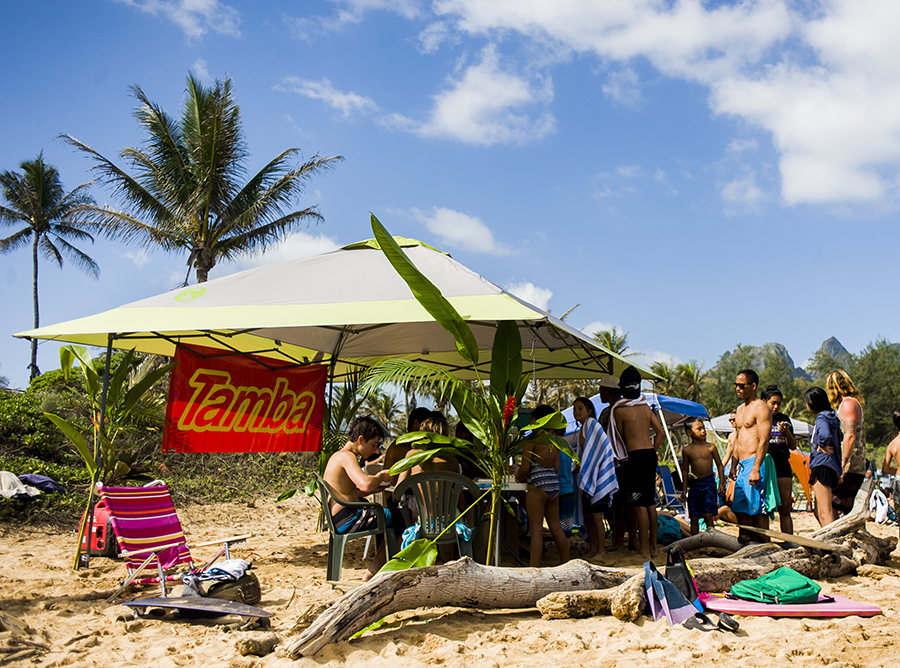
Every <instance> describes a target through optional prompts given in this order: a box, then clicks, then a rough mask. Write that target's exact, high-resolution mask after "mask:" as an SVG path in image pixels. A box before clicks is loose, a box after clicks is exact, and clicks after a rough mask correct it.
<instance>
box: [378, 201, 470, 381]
mask: <svg viewBox="0 0 900 668" xmlns="http://www.w3.org/2000/svg"><path fill="white" fill-rule="evenodd" d="M372 231H373V232H374V233H375V239H376V240H377V241H378V244H379V246H381V252H382V253H384V255H385V257H387V259H388V261H389V262H390V263H391V265H392V266H393V267H394V269H395V270H396V271H397V273H398V274H399V275H400V277H401V278H402V279H403V280H404V281H406V284H407V285H408V286H409V289H410V290H411V291H412V293H413V296H414V297H415V298H416V301H418V302H419V304H421V305H422V308H424V309H425V310H426V311H428V314H429V315H430V316H431V317H432V318H434V319H435V320H436V321H437V323H438V324H439V325H440V326H441V327H443V328H444V329H446V330H447V331H448V332H449V333H450V334H452V335H453V340H454V341H455V342H456V349H457V350H458V351H459V354H460V355H461V356H462V358H463V359H464V360H466V361H467V362H469V363H470V364H472V365H473V366H474V365H477V364H478V343H477V342H476V341H475V335H474V334H472V330H471V329H470V328H469V325H468V324H467V323H466V321H465V320H463V318H462V316H461V315H460V314H459V313H458V312H457V311H456V309H455V308H453V305H452V304H451V303H450V302H449V301H447V299H446V298H445V297H444V295H442V294H441V291H440V290H439V289H438V288H437V286H435V285H434V283H432V282H431V281H429V280H428V279H427V278H426V277H425V275H424V274H423V273H422V272H420V271H419V269H418V268H417V267H416V265H414V264H413V263H412V261H411V260H410V259H409V258H408V257H407V256H406V253H404V252H403V250H402V249H401V248H400V246H399V245H398V244H397V242H396V241H394V238H393V237H392V236H391V235H390V233H389V232H388V231H387V230H386V229H385V227H384V226H383V225H382V224H381V222H380V221H379V220H378V219H377V218H376V217H375V214H372Z"/></svg>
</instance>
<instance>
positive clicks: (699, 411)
mask: <svg viewBox="0 0 900 668" xmlns="http://www.w3.org/2000/svg"><path fill="white" fill-rule="evenodd" d="M644 398H645V399H646V400H647V403H648V404H650V408H651V409H652V410H653V411H654V412H655V413H656V414H657V416H658V417H660V422H661V423H662V425H663V429H664V430H665V432H666V441H667V442H668V444H669V452H670V453H671V455H672V459H673V460H674V461H675V467H676V468H677V469H678V474H679V475H681V465H680V464H679V463H678V456H677V455H676V453H675V446H674V444H673V443H672V435H671V434H670V433H669V430H670V429H674V428H675V427H679V426H681V425H683V424H684V423H685V421H686V420H687V419H688V418H689V417H696V418H700V419H702V420H709V412H708V411H707V410H706V408H705V407H704V406H703V405H701V404H698V403H697V402H696V401H688V400H687V399H678V398H676V397H667V396H666V395H664V394H653V393H651V392H644ZM591 403H592V404H594V409H595V410H596V411H597V415H600V412H601V411H602V410H603V409H604V408H606V407H607V405H608V404H606V403H604V402H603V401H602V400H601V399H600V395H599V394H595V395H594V396H593V397H591ZM562 414H563V416H565V418H566V422H567V424H566V434H571V433H573V432H574V431H575V430H576V428H577V423H576V421H575V417H574V415H573V413H572V408H571V407H569V408H567V409H566V410H564V411H562Z"/></svg>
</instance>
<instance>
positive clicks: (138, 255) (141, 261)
mask: <svg viewBox="0 0 900 668" xmlns="http://www.w3.org/2000/svg"><path fill="white" fill-rule="evenodd" d="M121 256H122V257H124V258H125V259H126V260H131V262H132V263H134V266H135V267H138V268H140V267H143V266H144V265H146V264H147V263H148V262H150V254H149V253H148V252H147V250H146V249H143V248H142V249H141V250H139V251H136V252H131V251H129V252H128V253H121Z"/></svg>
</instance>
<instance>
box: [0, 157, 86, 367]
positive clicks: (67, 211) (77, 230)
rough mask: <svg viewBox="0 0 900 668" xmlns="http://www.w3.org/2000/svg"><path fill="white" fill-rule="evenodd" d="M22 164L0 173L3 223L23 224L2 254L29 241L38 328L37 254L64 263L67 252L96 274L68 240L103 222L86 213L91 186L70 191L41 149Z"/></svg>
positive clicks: (1, 243) (2, 244)
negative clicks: (36, 154)
mask: <svg viewBox="0 0 900 668" xmlns="http://www.w3.org/2000/svg"><path fill="white" fill-rule="evenodd" d="M19 167H20V168H21V169H22V172H21V173H20V172H12V171H5V172H3V173H2V174H0V189H2V190H3V197H4V198H5V199H6V202H7V204H8V205H9V207H4V206H0V224H3V225H10V226H13V225H20V226H21V227H20V229H19V231H17V232H15V233H14V234H12V235H10V236H8V237H6V238H5V239H0V253H6V252H8V251H11V250H14V249H16V248H19V247H20V246H24V245H25V244H27V243H28V242H29V241H30V242H31V263H32V297H33V300H34V327H35V329H37V328H38V327H40V324H41V319H40V309H39V306H38V255H43V256H44V257H46V258H49V259H51V260H52V261H53V262H55V263H56V264H58V265H59V266H60V267H62V266H63V257H66V258H68V259H69V260H71V261H72V262H74V263H75V265H76V266H78V267H80V268H81V269H83V270H84V271H86V272H87V273H88V274H90V275H91V276H93V277H94V278H97V276H99V275H100V268H99V267H98V266H97V263H96V262H94V260H93V259H92V258H90V257H89V256H88V255H86V254H85V253H83V252H82V251H80V250H78V249H77V248H75V246H73V245H72V244H71V243H69V240H77V241H90V242H92V243H93V241H94V237H93V236H91V235H90V234H89V233H88V232H87V230H89V229H97V228H99V227H100V225H98V223H97V222H93V221H90V220H87V219H85V218H84V216H83V214H84V211H85V208H86V207H90V206H92V205H93V204H94V200H93V199H92V198H91V197H90V195H88V194H87V192H86V190H87V188H88V187H89V186H90V185H91V184H90V183H83V184H81V185H80V186H78V187H77V188H75V190H73V191H71V192H69V193H66V192H65V190H64V189H63V186H62V182H61V180H60V178H59V171H58V170H57V169H56V167H54V166H53V165H48V164H47V163H45V162H44V154H43V152H41V153H39V154H38V156H37V158H35V159H34V160H26V161H25V162H23V163H22V164H21V165H19ZM29 369H31V379H32V380H34V378H36V377H37V376H38V375H40V373H41V372H40V370H39V369H38V365H37V339H32V341H31V364H30V365H29Z"/></svg>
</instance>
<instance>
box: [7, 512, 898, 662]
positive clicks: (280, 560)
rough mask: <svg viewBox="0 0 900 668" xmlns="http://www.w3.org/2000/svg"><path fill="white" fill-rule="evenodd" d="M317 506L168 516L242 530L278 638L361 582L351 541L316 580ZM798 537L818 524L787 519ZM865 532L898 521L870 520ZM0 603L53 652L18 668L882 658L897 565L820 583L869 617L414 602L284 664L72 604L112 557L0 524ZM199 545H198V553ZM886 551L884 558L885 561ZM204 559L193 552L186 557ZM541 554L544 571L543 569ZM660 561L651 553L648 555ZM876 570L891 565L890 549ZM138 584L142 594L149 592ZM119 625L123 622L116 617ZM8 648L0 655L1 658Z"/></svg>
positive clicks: (204, 532)
mask: <svg viewBox="0 0 900 668" xmlns="http://www.w3.org/2000/svg"><path fill="white" fill-rule="evenodd" d="M316 509H317V505H316V504H315V502H314V501H312V500H310V499H307V498H300V497H295V498H294V499H290V500H289V501H286V502H283V503H281V504H278V505H276V504H274V503H272V502H270V501H260V502H257V504H256V507H255V508H253V507H248V506H246V505H234V504H220V505H215V506H193V507H188V508H182V509H180V510H179V514H180V516H181V519H182V522H183V523H184V525H185V531H186V533H187V534H188V537H189V540H191V541H193V542H200V541H203V540H207V539H210V538H216V537H223V536H227V535H234V534H240V533H246V532H253V533H254V534H255V535H254V537H253V538H252V539H251V540H250V541H248V542H247V543H246V544H245V545H244V546H243V547H238V548H236V549H235V552H234V555H233V556H237V557H241V558H245V559H249V560H251V561H253V564H254V571H255V572H256V573H257V575H258V577H259V579H260V581H261V583H262V587H263V600H262V602H261V603H260V604H259V605H260V607H263V608H265V609H267V610H269V611H271V612H274V613H275V617H274V618H273V623H272V627H273V630H274V631H275V632H276V633H278V635H279V636H280V637H281V638H282V639H284V638H288V637H290V636H292V635H295V634H297V633H299V632H300V630H302V628H303V627H304V626H305V625H304V624H303V619H304V618H307V623H308V618H309V617H310V613H311V612H315V611H316V609H317V607H318V608H321V606H322V605H324V604H328V603H330V602H331V601H333V600H335V599H336V598H338V597H339V596H340V595H341V594H342V591H341V589H343V590H349V589H350V588H352V587H353V586H355V585H358V584H360V583H361V577H362V573H363V569H364V566H365V564H363V563H362V560H361V554H362V549H363V544H364V541H362V540H359V541H354V542H352V543H350V546H349V548H348V554H347V556H346V558H345V562H344V563H345V568H344V573H343V580H344V581H345V582H346V583H347V584H346V586H341V587H340V588H339V589H332V587H331V586H330V585H328V584H326V583H325V557H326V555H327V549H328V543H327V534H326V533H316V532H315V513H316ZM795 523H796V524H797V526H798V527H799V530H800V532H801V533H807V534H808V533H810V532H811V531H812V530H813V529H814V528H815V527H816V526H817V525H816V523H815V520H814V519H813V518H812V517H811V516H809V515H796V516H795ZM869 531H871V532H872V533H875V534H876V535H881V536H887V535H896V533H895V532H896V531H897V528H896V527H881V526H878V525H875V524H874V523H871V522H870V523H869ZM0 536H2V541H0V609H2V610H3V611H4V612H6V613H8V614H11V615H13V616H15V617H16V618H18V619H19V620H21V621H22V622H24V623H26V624H28V625H29V626H30V627H31V628H32V629H34V631H35V635H34V636H33V639H35V640H40V641H41V642H44V643H46V644H47V645H49V646H50V647H51V651H50V652H41V653H38V654H37V655H35V657H34V658H30V659H26V660H24V661H23V662H21V665H26V664H27V665H39V666H148V665H154V666H160V667H165V666H297V667H298V668H313V667H318V666H349V667H350V668H356V667H359V668H363V667H365V668H375V667H377V666H390V667H391V668H398V667H402V666H421V665H440V666H452V667H456V666H460V667H463V666H464V667H465V668H481V667H490V666H504V667H506V666H523V667H524V666H541V667H544V666H548V665H551V666H552V665H557V666H560V667H563V666H579V665H580V666H591V667H594V666H598V667H603V666H653V667H657V666H679V667H681V666H704V667H705V666H711V665H715V666H718V667H720V668H730V667H735V668H737V667H740V668H753V667H755V666H773V665H778V666H792V667H793V666H797V667H802V666H817V667H819V666H890V667H891V668H894V666H895V664H896V663H897V661H898V660H900V636H898V634H897V626H896V622H897V617H898V610H900V599H898V596H897V593H898V590H900V570H898V571H897V574H896V575H895V574H894V573H887V574H878V575H873V576H869V577H865V576H850V577H844V578H840V579H837V580H833V581H829V582H824V583H822V585H823V591H824V592H825V593H839V594H842V595H844V596H847V597H849V598H853V599H856V600H859V601H864V602H867V603H875V604H877V605H879V606H881V608H882V610H883V612H884V614H883V615H880V616H877V617H873V618H866V619H863V618H859V617H848V618H843V619H769V618H764V617H737V619H738V621H739V622H740V624H741V631H740V632H739V634H738V635H734V634H731V633H725V632H721V631H713V632H703V631H699V630H689V629H685V628H683V627H680V626H679V627H676V628H670V627H669V626H668V624H667V623H666V622H665V621H659V622H653V621H651V620H650V619H649V618H647V617H643V618H641V619H640V620H638V622H637V623H634V624H624V623H621V622H619V621H617V620H616V619H614V618H612V617H595V618H591V619H582V620H553V621H544V620H542V619H541V616H540V614H539V613H538V612H537V611H536V610H533V609H532V610H504V611H486V612H479V611H472V610H461V609H455V608H441V609H423V610H417V611H411V612H409V613H407V614H401V615H399V617H402V618H403V624H402V625H401V626H399V627H398V628H384V629H381V630H379V631H377V632H374V633H371V634H369V635H368V636H366V637H364V638H361V639H359V640H355V641H352V642H344V643H339V644H336V645H332V646H328V647H326V648H324V649H323V650H322V651H321V652H319V654H317V655H316V656H315V657H311V658H306V659H302V660H299V661H291V660H289V659H287V658H285V657H284V656H283V655H280V654H279V653H278V652H277V651H276V653H274V654H270V655H268V656H266V657H262V658H259V657H253V656H247V657H242V656H240V654H239V653H238V652H237V650H236V649H235V642H236V641H237V640H238V639H239V638H240V637H245V636H247V635H248V633H254V634H255V633H259V632H258V631H252V632H242V631H236V630H229V629H228V627H227V626H226V625H224V624H221V623H214V622H209V621H204V622H196V621H195V622H188V621H173V620H171V619H169V618H163V619H154V618H144V619H140V620H135V619H133V617H132V616H131V614H130V611H129V610H128V609H126V608H124V607H121V606H108V605H106V603H105V602H104V600H103V599H100V600H76V599H73V598H72V597H73V596H85V595H89V594H90V593H91V592H95V591H96V592H99V591H107V590H110V589H112V588H113V587H114V586H115V585H116V584H117V578H118V577H119V576H120V575H121V574H122V572H123V571H124V567H123V566H121V565H120V564H119V563H118V562H116V561H113V560H110V559H105V558H93V559H92V560H91V568H90V569H88V570H82V571H79V572H77V573H76V572H73V571H72V570H71V568H70V566H71V561H72V552H73V547H74V540H75V539H74V533H65V534H52V533H26V532H23V531H20V530H9V528H8V527H6V528H3V527H0ZM209 549H210V548H206V550H209ZM897 554H898V553H895V555H897ZM203 556H208V555H207V554H206V552H205V551H201V552H200V553H199V554H195V557H199V558H202V557H203ZM555 559H556V555H555V552H554V551H553V550H552V549H551V550H550V553H549V554H548V555H546V565H555V563H556V562H555ZM658 561H659V562H662V561H663V560H662V559H660V560H658ZM609 562H610V565H613V564H614V565H616V566H634V567H637V566H640V561H639V559H637V558H636V557H634V556H632V555H630V554H629V555H627V556H625V555H621V556H619V555H612V558H611V559H610V560H609ZM888 566H891V567H897V568H900V557H897V556H895V557H894V558H893V560H892V562H891V563H890V564H888ZM153 595H154V593H153V590H148V592H147V596H153ZM123 620H124V621H123ZM4 656H7V655H3V654H0V661H2V659H3V657H4Z"/></svg>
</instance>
